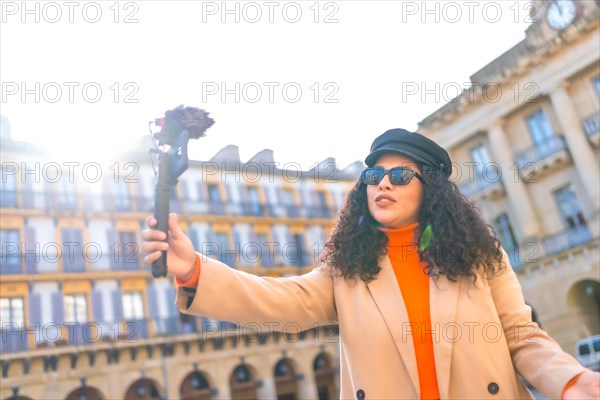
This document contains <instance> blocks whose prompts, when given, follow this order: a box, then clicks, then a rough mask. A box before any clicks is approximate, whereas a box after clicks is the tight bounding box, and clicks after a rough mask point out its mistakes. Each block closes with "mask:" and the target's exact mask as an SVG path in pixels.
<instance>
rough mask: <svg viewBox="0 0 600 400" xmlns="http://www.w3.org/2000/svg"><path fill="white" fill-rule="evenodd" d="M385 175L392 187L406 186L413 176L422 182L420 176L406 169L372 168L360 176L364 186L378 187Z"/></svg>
mask: <svg viewBox="0 0 600 400" xmlns="http://www.w3.org/2000/svg"><path fill="white" fill-rule="evenodd" d="M386 175H387V176H388V179H389V180H390V183H391V184H392V185H408V184H409V183H410V181H411V180H412V178H413V177H415V176H416V177H417V179H418V180H420V181H421V182H423V177H422V176H421V175H419V174H418V173H417V172H415V171H413V170H412V169H410V168H407V167H394V168H390V169H385V168H381V167H372V168H367V169H365V170H363V172H362V173H361V175H360V176H361V178H362V181H363V182H364V183H365V185H379V182H381V180H382V179H383V177H384V176H386Z"/></svg>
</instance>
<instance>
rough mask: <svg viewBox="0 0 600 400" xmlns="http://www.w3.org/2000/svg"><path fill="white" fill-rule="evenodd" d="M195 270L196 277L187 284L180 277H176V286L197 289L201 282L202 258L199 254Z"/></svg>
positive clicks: (193, 276)
mask: <svg viewBox="0 0 600 400" xmlns="http://www.w3.org/2000/svg"><path fill="white" fill-rule="evenodd" d="M194 268H195V269H194V275H192V277H191V278H190V279H189V280H188V281H187V282H183V281H182V280H181V279H179V278H178V277H175V284H176V285H177V286H180V287H188V288H192V289H196V287H197V286H198V281H199V280H200V256H199V255H198V253H196V266H195V267H194Z"/></svg>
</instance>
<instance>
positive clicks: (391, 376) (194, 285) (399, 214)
mask: <svg viewBox="0 0 600 400" xmlns="http://www.w3.org/2000/svg"><path fill="white" fill-rule="evenodd" d="M365 162H366V164H367V166H368V168H367V169H365V170H364V171H363V173H362V174H361V178H360V179H359V181H358V182H357V183H356V185H355V187H354V188H353V189H352V190H351V191H350V193H349V195H348V197H347V199H346V203H345V205H344V207H343V208H342V210H341V211H340V214H339V218H338V220H337V222H336V225H335V227H334V230H333V233H332V235H331V238H330V239H329V241H328V242H327V243H326V245H325V250H324V253H323V255H322V261H323V263H322V265H321V266H320V267H318V268H316V269H314V270H313V271H312V272H310V273H308V274H305V275H303V276H298V277H291V278H261V277H256V276H253V275H249V274H246V273H244V272H240V271H237V270H234V269H231V268H229V267H228V266H226V265H225V264H222V263H220V262H218V261H215V260H211V259H208V258H206V257H204V256H202V261H200V255H199V253H196V252H194V250H193V248H192V245H191V242H190V240H189V239H188V238H187V237H186V236H185V235H184V234H183V233H182V231H181V229H180V228H179V227H178V226H177V218H176V216H175V215H171V216H170V217H169V229H170V237H169V242H168V244H167V243H164V242H161V240H164V239H165V236H164V234H163V233H162V232H160V231H157V230H153V229H146V230H144V232H143V233H142V238H143V240H144V243H143V245H142V250H143V251H144V252H145V253H146V254H147V255H146V257H145V262H146V264H148V265H151V264H152V262H153V261H154V260H156V259H157V258H158V257H159V256H160V251H161V250H168V252H169V253H168V260H169V266H168V268H169V272H170V273H171V274H173V275H174V276H175V278H176V282H177V284H178V285H179V289H178V292H177V304H178V306H179V308H180V309H181V311H182V312H185V313H190V314H197V315H205V316H209V317H211V318H215V319H220V320H230V321H235V322H238V323H248V322H257V323H264V322H268V321H269V322H272V321H277V322H279V323H281V324H282V325H284V324H286V323H295V324H299V325H300V326H301V327H302V328H303V329H307V328H309V327H313V326H315V324H316V323H323V324H325V323H332V322H333V323H337V324H339V332H340V355H341V360H340V364H341V371H340V374H341V384H340V386H341V395H340V396H341V398H343V399H347V398H356V399H359V400H362V399H417V398H426V399H437V398H441V399H447V398H457V399H467V398H472V399H483V398H503V399H506V398H519V399H522V398H532V396H531V394H530V393H529V392H528V391H527V389H526V388H525V387H524V386H523V385H522V384H521V382H520V380H519V378H518V377H517V372H518V373H520V374H521V375H522V376H524V377H525V378H526V379H527V380H528V381H529V382H531V383H532V384H533V385H534V386H536V387H537V388H538V389H539V390H541V391H542V392H544V393H545V394H546V395H547V396H549V397H550V398H553V399H554V398H561V397H562V398H564V399H575V398H598V396H599V394H600V384H599V376H600V374H597V373H594V372H592V371H589V370H586V369H584V368H583V367H582V366H581V365H580V364H579V363H577V361H575V360H574V359H573V358H572V357H571V356H569V355H568V354H566V353H564V352H563V351H562V350H561V349H560V347H559V346H558V344H556V342H554V341H553V340H552V339H551V338H550V337H549V336H548V335H547V334H546V333H545V332H544V331H542V330H540V329H539V327H538V325H537V324H535V323H533V322H532V320H531V309H530V307H528V306H527V305H526V304H525V302H524V299H523V295H522V293H521V288H520V286H519V283H518V281H517V278H516V276H515V274H514V272H513V270H512V268H511V267H510V264H509V262H508V257H507V255H506V253H505V252H504V251H503V250H502V249H501V247H500V244H499V242H498V240H497V239H496V238H495V237H494V236H493V234H492V233H491V232H490V230H489V229H488V227H487V226H486V224H485V223H484V222H483V221H482V220H481V218H480V217H479V215H478V213H477V212H476V209H475V208H474V207H473V205H472V204H471V203H470V202H469V201H468V200H466V199H465V198H464V197H462V196H461V195H460V193H459V192H458V189H457V187H456V185H455V184H454V183H452V182H450V181H449V180H448V178H449V176H450V175H451V172H452V165H451V162H450V158H449V156H448V153H447V152H446V151H445V150H444V149H442V148H441V147H439V146H438V145H437V144H436V143H434V142H433V141H431V140H430V139H428V138H426V137H424V136H422V135H420V134H418V133H413V132H408V131H406V130H403V129H392V130H389V131H387V132H385V133H384V134H383V135H381V136H379V137H378V138H377V139H375V141H374V142H373V145H372V146H371V152H370V154H369V156H368V157H367V158H366V160H365ZM155 224H156V221H155V220H154V219H153V218H149V219H148V226H149V227H150V228H152V227H153V226H155ZM200 264H201V265H200ZM196 294H197V295H196ZM282 304H284V305H285V306H284V307H282Z"/></svg>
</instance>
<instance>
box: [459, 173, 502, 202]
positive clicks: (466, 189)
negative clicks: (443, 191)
mask: <svg viewBox="0 0 600 400" xmlns="http://www.w3.org/2000/svg"><path fill="white" fill-rule="evenodd" d="M498 185H501V182H500V179H497V180H491V179H487V178H485V177H482V176H478V177H476V178H475V180H473V182H468V183H463V184H462V185H460V191H461V193H462V194H464V195H465V196H467V197H470V196H473V195H474V194H476V193H479V192H482V191H484V190H486V189H489V188H493V187H494V186H498Z"/></svg>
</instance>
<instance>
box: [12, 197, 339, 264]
mask: <svg viewBox="0 0 600 400" xmlns="http://www.w3.org/2000/svg"><path fill="white" fill-rule="evenodd" d="M19 194H20V195H21V196H19ZM0 198H1V199H2V207H5V208H22V209H25V210H40V211H42V212H45V213H48V212H56V213H59V214H69V215H75V214H77V213H82V212H92V213H121V212H139V213H144V214H151V213H152V212H153V210H154V198H152V197H134V198H124V197H117V196H93V195H90V194H82V195H69V196H65V195H63V194H60V193H54V192H34V191H21V192H15V191H3V192H2V193H1V194H0ZM169 206H170V210H171V211H174V212H180V213H186V214H196V215H198V214H199V215H223V216H226V215H227V216H229V215H236V216H238V215H239V216H256V217H265V216H271V217H275V218H331V217H332V216H333V215H334V214H335V212H336V211H337V210H335V209H331V208H329V206H328V205H326V204H319V205H311V206H303V205H296V204H270V203H267V204H263V203H251V202H236V203H229V202H210V201H208V200H181V199H171V201H170V203H169ZM69 268H70V267H69Z"/></svg>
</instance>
